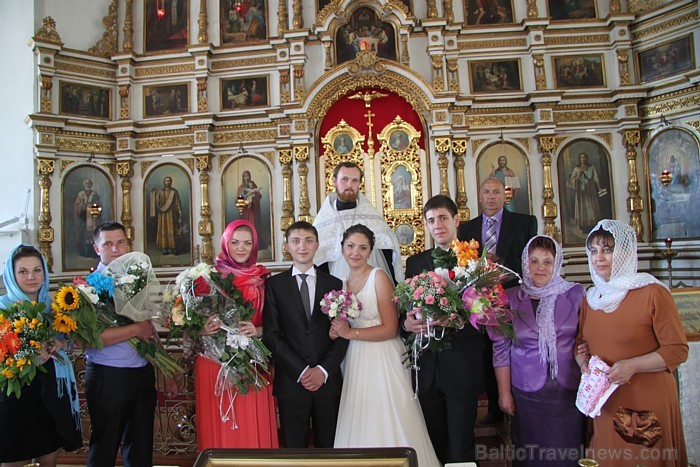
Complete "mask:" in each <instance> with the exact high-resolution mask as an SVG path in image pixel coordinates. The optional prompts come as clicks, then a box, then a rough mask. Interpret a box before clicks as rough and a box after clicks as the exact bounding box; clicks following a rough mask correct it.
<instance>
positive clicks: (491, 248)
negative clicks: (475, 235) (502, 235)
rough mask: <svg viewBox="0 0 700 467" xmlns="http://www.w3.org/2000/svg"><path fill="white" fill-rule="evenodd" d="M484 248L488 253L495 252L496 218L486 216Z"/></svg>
mask: <svg viewBox="0 0 700 467" xmlns="http://www.w3.org/2000/svg"><path fill="white" fill-rule="evenodd" d="M484 248H486V251H487V252H488V253H494V254H495V253H496V218H495V217H487V218H486V241H485V242H484Z"/></svg>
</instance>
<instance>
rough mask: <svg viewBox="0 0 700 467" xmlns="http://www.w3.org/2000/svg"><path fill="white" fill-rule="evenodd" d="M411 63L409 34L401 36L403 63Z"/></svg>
mask: <svg viewBox="0 0 700 467" xmlns="http://www.w3.org/2000/svg"><path fill="white" fill-rule="evenodd" d="M410 61H411V56H410V55H409V53H408V34H401V63H408V62H410Z"/></svg>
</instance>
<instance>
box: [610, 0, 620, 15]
mask: <svg viewBox="0 0 700 467" xmlns="http://www.w3.org/2000/svg"><path fill="white" fill-rule="evenodd" d="M621 11H622V5H621V4H620V0H610V13H620V12H621Z"/></svg>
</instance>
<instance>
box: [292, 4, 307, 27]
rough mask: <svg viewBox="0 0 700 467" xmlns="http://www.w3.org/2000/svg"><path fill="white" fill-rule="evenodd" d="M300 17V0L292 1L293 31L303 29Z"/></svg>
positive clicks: (302, 19)
mask: <svg viewBox="0 0 700 467" xmlns="http://www.w3.org/2000/svg"><path fill="white" fill-rule="evenodd" d="M301 15H302V7H301V0H294V1H293V3H292V26H293V27H294V29H301V28H303V27H304V18H303V17H302V16H301Z"/></svg>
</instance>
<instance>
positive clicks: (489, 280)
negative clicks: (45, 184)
mask: <svg viewBox="0 0 700 467" xmlns="http://www.w3.org/2000/svg"><path fill="white" fill-rule="evenodd" d="M433 262H434V264H435V266H436V268H435V273H436V274H439V275H440V276H441V277H443V278H444V279H445V280H446V281H447V283H448V286H449V287H450V288H453V289H455V290H457V291H458V292H459V294H460V296H461V299H462V304H463V306H464V309H465V310H466V311H467V313H468V315H467V320H468V321H469V323H470V324H471V325H472V326H474V327H475V328H476V329H481V330H485V331H486V332H487V333H488V334H489V336H493V335H495V334H500V335H504V336H506V337H508V338H510V339H513V340H514V339H515V332H514V331H513V323H512V319H513V314H512V312H511V311H510V310H509V309H508V297H507V296H506V294H505V291H504V290H503V286H502V285H501V284H502V283H504V282H508V281H510V280H512V279H513V278H514V277H519V276H518V274H517V273H515V272H514V271H512V270H510V269H508V268H507V267H505V266H503V265H501V264H498V263H496V262H494V261H491V260H489V259H488V258H487V257H486V251H485V250H484V253H483V254H482V255H481V256H480V255H479V242H477V241H476V240H474V239H472V240H470V241H468V242H466V241H461V242H460V241H456V240H455V241H454V242H452V247H451V249H449V250H443V249H441V248H435V249H434V250H433Z"/></svg>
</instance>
